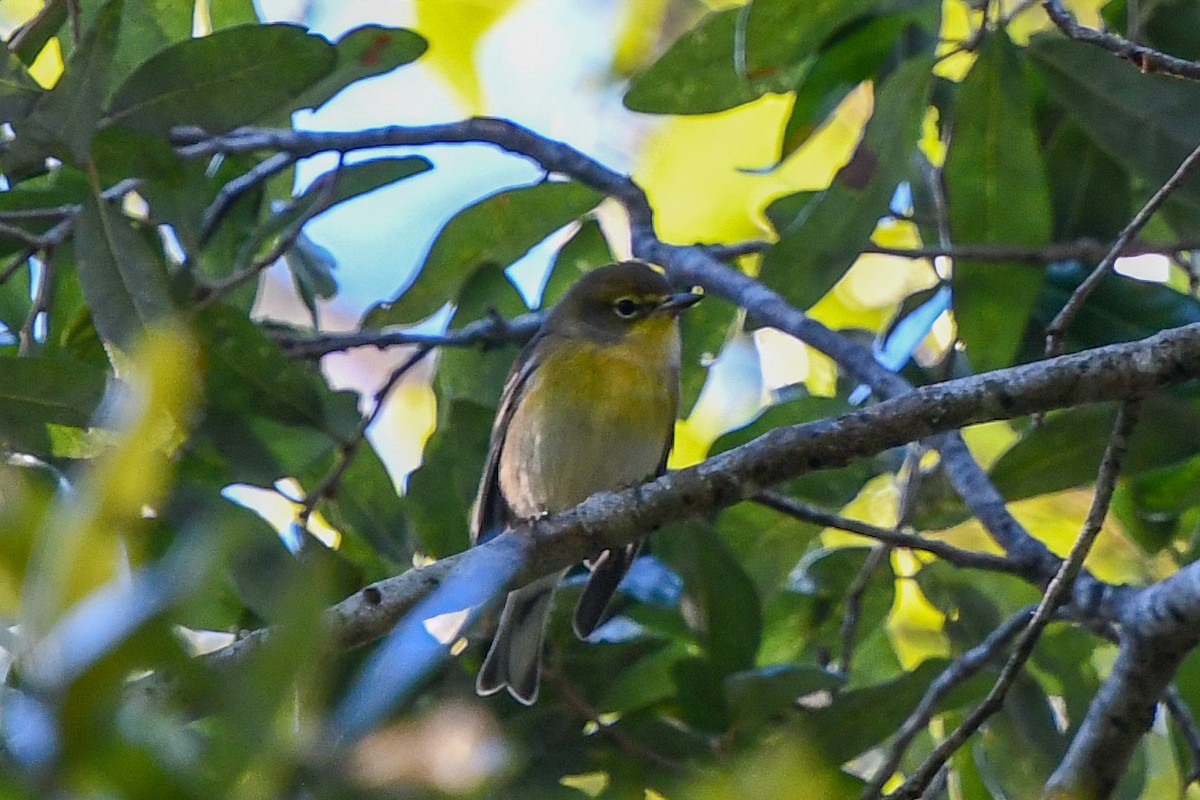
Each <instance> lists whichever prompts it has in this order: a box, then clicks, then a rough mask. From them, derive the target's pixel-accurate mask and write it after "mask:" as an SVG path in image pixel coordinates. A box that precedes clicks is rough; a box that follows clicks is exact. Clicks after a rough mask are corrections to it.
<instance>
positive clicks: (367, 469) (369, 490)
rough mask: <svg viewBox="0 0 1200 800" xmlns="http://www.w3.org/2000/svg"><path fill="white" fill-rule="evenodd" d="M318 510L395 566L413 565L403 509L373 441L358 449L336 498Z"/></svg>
mask: <svg viewBox="0 0 1200 800" xmlns="http://www.w3.org/2000/svg"><path fill="white" fill-rule="evenodd" d="M317 509H318V510H319V511H320V512H321V513H322V514H324V515H325V517H326V518H327V519H328V520H329V521H330V522H331V523H333V525H334V527H336V528H337V529H338V530H340V531H342V533H343V534H345V535H346V536H347V537H358V538H360V539H362V540H363V541H364V542H366V543H367V544H369V545H370V547H371V548H372V549H373V550H375V551H376V552H378V553H379V554H381V555H383V556H385V557H386V558H388V559H390V560H391V561H392V563H393V564H397V565H402V566H404V567H408V566H409V565H411V564H412V555H413V548H412V543H411V542H410V540H409V535H408V521H407V519H406V518H405V515H404V508H403V505H402V503H401V501H400V498H399V497H398V496H397V494H396V488H395V486H393V485H392V479H391V476H390V475H388V471H387V468H386V467H385V466H384V464H383V461H382V460H381V459H380V458H379V454H378V453H377V452H376V451H375V447H374V446H373V445H372V444H371V442H370V441H364V442H363V443H362V444H360V445H359V447H358V450H357V451H355V453H354V458H353V460H352V461H351V462H350V465H349V467H347V468H346V471H345V473H343V475H342V479H341V481H340V482H339V483H338V487H337V489H336V491H335V492H334V494H333V496H332V497H330V498H327V499H325V500H322V501H321V503H320V504H319V505H318V506H317ZM350 544H351V543H350V542H347V543H346V544H345V545H343V546H344V547H348V546H349V545H350ZM349 549H351V550H353V549H354V548H353V547H350V548H349ZM379 577H385V576H382V575H381V576H379Z"/></svg>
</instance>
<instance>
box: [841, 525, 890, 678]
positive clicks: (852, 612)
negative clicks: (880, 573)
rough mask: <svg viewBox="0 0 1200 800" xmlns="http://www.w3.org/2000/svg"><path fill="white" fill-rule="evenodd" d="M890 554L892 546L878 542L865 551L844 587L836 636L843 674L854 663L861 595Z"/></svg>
mask: <svg viewBox="0 0 1200 800" xmlns="http://www.w3.org/2000/svg"><path fill="white" fill-rule="evenodd" d="M891 554H892V546H891V545H889V544H880V545H876V546H875V547H872V548H871V549H870V551H868V552H867V557H866V558H865V559H864V560H863V563H862V566H861V567H859V570H858V574H857V575H855V576H854V580H853V581H851V583H850V586H849V587H847V589H846V604H845V609H844V611H843V612H842V624H841V627H840V629H839V630H838V636H839V638H840V640H841V642H842V657H841V659H839V661H838V669H837V671H838V672H839V673H840V674H841V675H843V676H849V675H850V667H851V666H852V665H853V663H854V646H855V642H856V641H857V635H858V621H859V619H860V617H861V616H862V604H863V595H865V594H866V593H867V588H868V587H869V586H870V585H871V578H872V577H873V576H874V575H875V571H876V570H877V569H879V565H880V564H883V563H884V562H886V561H887V560H888V557H889V556H891Z"/></svg>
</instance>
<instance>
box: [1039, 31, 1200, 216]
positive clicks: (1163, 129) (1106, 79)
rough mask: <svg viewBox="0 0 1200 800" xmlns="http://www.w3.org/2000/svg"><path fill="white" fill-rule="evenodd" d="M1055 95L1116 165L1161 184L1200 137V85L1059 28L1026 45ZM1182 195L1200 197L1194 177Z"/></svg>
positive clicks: (1199, 186) (1195, 200)
mask: <svg viewBox="0 0 1200 800" xmlns="http://www.w3.org/2000/svg"><path fill="white" fill-rule="evenodd" d="M1026 52H1028V53H1029V56H1030V60H1031V62H1032V63H1033V64H1034V65H1035V66H1036V67H1037V69H1038V72H1039V73H1040V74H1041V75H1042V77H1043V79H1044V80H1045V82H1046V88H1047V90H1048V91H1049V93H1050V96H1051V97H1053V98H1054V100H1055V101H1056V102H1057V103H1059V104H1060V105H1061V106H1063V107H1064V108H1066V109H1067V110H1069V111H1070V112H1071V113H1072V114H1074V115H1075V117H1076V119H1078V120H1079V124H1080V126H1081V127H1082V128H1083V130H1084V131H1085V132H1086V133H1087V135H1088V136H1089V137H1091V139H1092V140H1093V141H1094V142H1095V143H1096V144H1097V145H1098V146H1099V147H1100V148H1101V149H1102V150H1104V151H1105V152H1107V153H1108V155H1109V156H1110V157H1112V158H1113V159H1114V160H1115V161H1116V162H1117V163H1119V164H1121V165H1122V166H1124V167H1125V168H1126V169H1128V170H1130V171H1132V172H1134V173H1136V174H1138V175H1139V176H1141V177H1142V178H1145V179H1146V180H1148V181H1150V182H1152V183H1153V184H1155V185H1158V184H1161V183H1162V182H1164V181H1166V179H1167V178H1168V177H1169V176H1170V175H1171V173H1173V172H1174V171H1175V168H1176V167H1178V166H1179V164H1180V162H1181V161H1183V159H1184V158H1185V157H1186V156H1187V154H1188V153H1189V152H1191V151H1192V149H1193V148H1195V146H1196V144H1197V143H1198V142H1200V118H1197V116H1196V115H1195V114H1191V113H1187V112H1186V111H1184V109H1192V108H1196V107H1197V106H1198V105H1200V86H1198V85H1197V84H1195V83H1193V82H1191V81H1182V80H1179V79H1178V78H1173V77H1170V76H1167V75H1154V74H1149V75H1147V74H1144V73H1142V72H1140V71H1139V70H1138V69H1137V67H1136V66H1134V65H1133V64H1130V63H1129V62H1127V61H1125V60H1123V59H1120V58H1113V57H1112V55H1111V54H1109V53H1107V52H1105V51H1104V50H1103V49H1101V48H1098V47H1095V46H1093V45H1090V44H1086V43H1084V42H1075V41H1071V40H1069V39H1064V38H1063V37H1062V36H1059V35H1058V34H1057V33H1053V34H1046V35H1043V36H1036V37H1034V39H1033V41H1032V42H1031V43H1030V46H1029V48H1028V49H1027V51H1026ZM1177 195H1179V196H1181V197H1184V198H1186V199H1188V200H1189V201H1190V203H1192V204H1195V203H1198V202H1200V179H1197V178H1196V176H1195V175H1193V176H1192V177H1191V178H1190V179H1189V180H1187V181H1185V182H1184V183H1183V185H1182V186H1181V187H1180V189H1179V191H1178V192H1177Z"/></svg>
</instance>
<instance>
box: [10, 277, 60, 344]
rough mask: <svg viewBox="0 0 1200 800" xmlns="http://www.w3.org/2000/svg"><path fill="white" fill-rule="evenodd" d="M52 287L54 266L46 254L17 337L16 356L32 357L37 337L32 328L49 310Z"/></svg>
mask: <svg viewBox="0 0 1200 800" xmlns="http://www.w3.org/2000/svg"><path fill="white" fill-rule="evenodd" d="M53 285H54V264H53V259H52V257H51V254H50V253H46V254H45V256H44V257H43V259H42V271H41V275H39V276H38V284H37V291H35V292H34V295H33V304H32V305H31V306H30V307H29V314H28V315H26V317H25V323H24V324H23V325H21V332H20V334H19V335H18V340H19V341H20V344H19V345H18V346H17V355H19V356H29V355H33V351H34V348H35V347H36V346H37V337H36V335H35V331H34V328H35V327H36V325H37V321H38V317H40V316H41V315H42V313H43V312H45V311H47V310H48V309H49V308H50V295H51V293H52V292H53Z"/></svg>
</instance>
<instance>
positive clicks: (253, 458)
mask: <svg viewBox="0 0 1200 800" xmlns="http://www.w3.org/2000/svg"><path fill="white" fill-rule="evenodd" d="M212 382H213V381H212V379H211V377H210V379H209V383H210V385H211V384H212ZM238 411H240V412H241V413H238ZM337 446H338V442H337V440H336V439H334V438H333V437H332V436H330V435H329V434H328V433H327V432H325V431H321V430H317V429H316V428H312V427H309V426H306V425H295V424H291V425H289V424H286V423H283V422H279V421H278V420H276V419H271V418H268V417H263V416H258V415H256V414H253V413H249V412H248V411H247V410H246V409H233V410H227V409H224V408H220V407H213V408H211V409H210V410H209V412H208V414H207V415H206V416H205V417H204V419H203V421H202V422H201V423H200V424H199V425H198V426H197V427H196V431H195V434H194V436H193V443H192V445H191V448H190V449H189V452H188V454H187V455H188V458H190V459H191V462H190V463H189V464H188V466H189V468H190V469H191V470H192V471H193V473H194V475H195V476H196V477H197V479H198V480H206V481H208V482H210V483H214V484H221V485H224V484H229V483H245V484H249V485H250V486H258V487H261V488H263V489H270V488H272V487H273V486H274V485H275V482H276V481H278V480H279V479H281V478H287V477H292V476H296V475H306V474H311V473H312V472H314V471H317V470H320V471H321V473H322V474H323V473H324V470H325V469H327V468H328V466H329V464H330V463H331V460H332V458H331V457H332V455H333V453H334V451H335V450H336V449H337Z"/></svg>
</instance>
